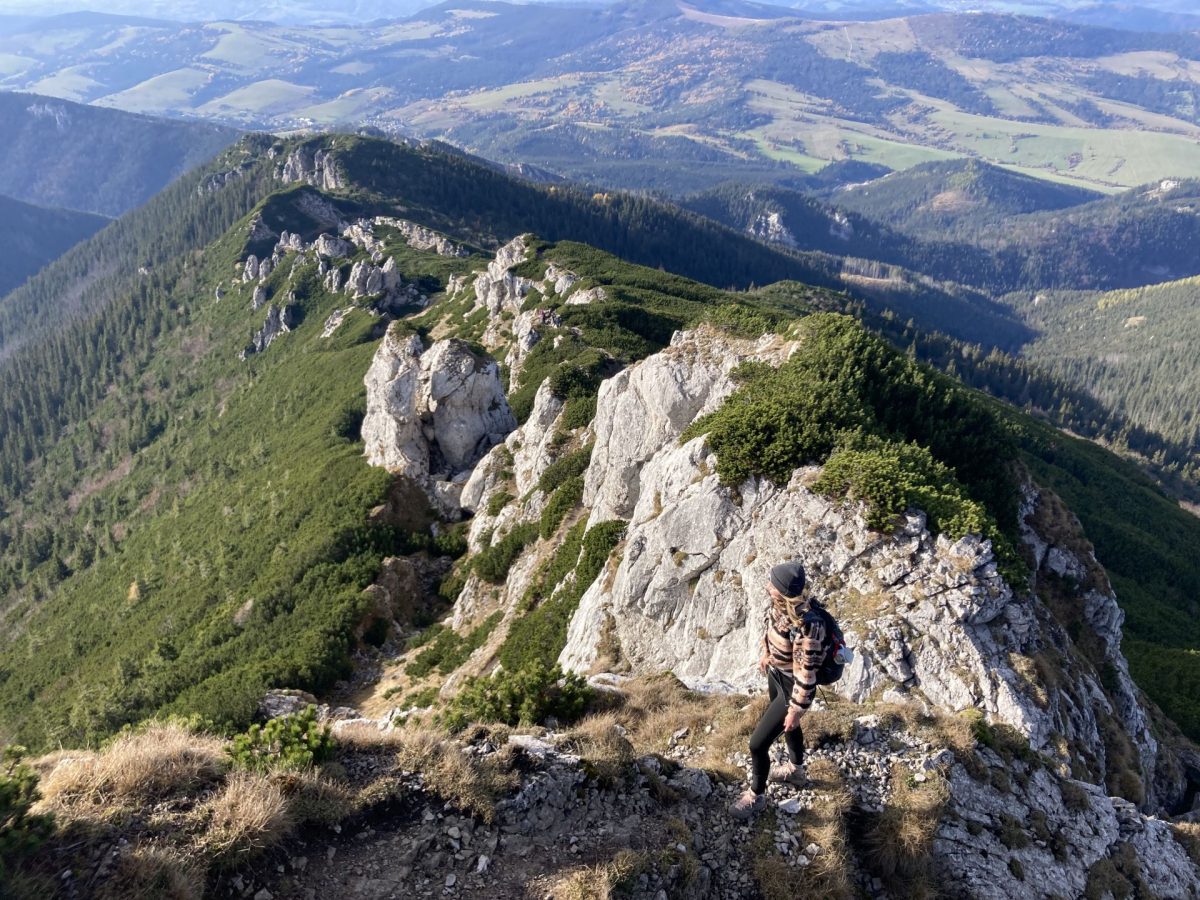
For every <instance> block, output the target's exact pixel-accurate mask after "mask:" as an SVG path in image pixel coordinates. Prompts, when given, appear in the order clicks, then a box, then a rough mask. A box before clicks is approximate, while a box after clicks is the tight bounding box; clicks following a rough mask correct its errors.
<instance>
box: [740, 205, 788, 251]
mask: <svg viewBox="0 0 1200 900" xmlns="http://www.w3.org/2000/svg"><path fill="white" fill-rule="evenodd" d="M746 231H747V233H749V234H750V235H751V236H752V237H756V238H758V239H759V240H760V241H767V242H768V243H771V244H783V245H784V246H785V247H795V246H796V237H795V235H793V234H792V232H791V231H790V230H789V229H788V227H787V225H785V224H784V222H783V216H782V215H780V214H779V213H778V212H762V213H759V214H758V215H757V216H755V218H754V221H753V222H751V223H750V225H749V227H748V228H747V229H746Z"/></svg>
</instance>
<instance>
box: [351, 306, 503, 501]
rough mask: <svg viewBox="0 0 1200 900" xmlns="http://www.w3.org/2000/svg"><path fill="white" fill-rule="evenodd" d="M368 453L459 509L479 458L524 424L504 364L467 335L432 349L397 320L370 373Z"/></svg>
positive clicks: (374, 461) (435, 498)
mask: <svg viewBox="0 0 1200 900" xmlns="http://www.w3.org/2000/svg"><path fill="white" fill-rule="evenodd" d="M364 383H365V384H366V387H367V412H366V417H365V418H364V420H363V428H362V434H363V440H364V442H365V444H366V456H367V459H368V461H369V462H370V463H371V464H372V465H377V466H384V467H386V468H388V469H390V470H392V471H394V472H399V473H402V474H405V475H408V476H409V477H411V478H413V479H414V480H416V481H417V482H418V483H420V484H422V485H423V486H425V487H426V488H427V490H428V491H429V493H430V498H431V500H433V501H434V502H435V503H436V504H437V505H438V506H439V507H440V508H442V509H443V510H445V511H447V512H449V513H453V514H457V512H458V492H459V491H460V490H461V488H462V484H463V482H465V481H466V479H467V477H468V476H469V475H470V472H471V469H472V468H473V467H474V465H475V463H476V462H478V461H479V459H480V458H481V457H482V456H483V455H484V454H485V453H486V452H487V451H488V450H489V449H490V448H491V447H492V446H493V445H495V444H497V443H499V442H500V441H501V440H503V439H504V437H505V436H506V435H507V434H508V433H509V432H511V431H512V430H513V429H514V428H515V427H516V424H517V423H516V420H515V419H514V418H513V414H512V411H511V410H510V409H509V406H508V400H507V399H506V398H505V396H504V388H503V386H502V385H501V383H500V371H499V366H498V365H497V364H496V362H495V361H494V360H492V359H486V358H480V357H478V356H476V355H475V353H474V352H472V350H471V348H470V347H469V346H468V345H467V344H466V343H464V342H463V341H459V340H442V341H437V342H436V343H434V344H433V345H432V346H430V347H429V348H428V349H426V348H425V347H424V345H423V344H422V342H421V339H420V337H419V336H417V335H415V334H405V333H404V332H403V331H402V330H401V329H400V328H399V327H398V326H397V324H396V323H393V324H392V325H391V326H389V328H388V331H387V334H386V335H385V337H384V339H383V341H382V342H381V344H380V346H379V349H378V350H377V351H376V353H375V357H374V359H373V360H372V362H371V367H370V369H369V370H368V371H367V375H366V377H365V378H364Z"/></svg>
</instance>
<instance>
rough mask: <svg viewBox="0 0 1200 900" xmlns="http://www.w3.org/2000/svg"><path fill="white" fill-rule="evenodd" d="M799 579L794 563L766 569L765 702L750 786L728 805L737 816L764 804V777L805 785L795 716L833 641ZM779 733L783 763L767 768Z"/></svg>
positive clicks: (829, 625)
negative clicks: (768, 571) (784, 747)
mask: <svg viewBox="0 0 1200 900" xmlns="http://www.w3.org/2000/svg"><path fill="white" fill-rule="evenodd" d="M804 582H805V579H804V567H803V566H802V565H801V564H800V563H799V562H787V563H781V564H779V565H777V566H774V567H773V568H772V569H771V574H770V578H769V580H768V583H767V594H768V595H769V596H770V598H771V605H770V607H769V608H768V610H767V621H766V634H764V635H763V643H762V656H761V657H760V658H759V660H758V670H759V671H760V672H762V673H764V674H765V675H766V676H767V688H768V697H769V701H770V702H769V703H768V705H767V708H766V711H765V712H763V714H762V718H761V719H759V721H758V726H757V727H756V728H755V729H754V733H753V734H752V735H751V736H750V760H751V764H752V778H751V783H750V787H749V788H747V789H746V791H745V792H744V793H743V794H742V795H741V796H740V797H738V799H737V800H736V801H734V803H733V805H732V806H731V807H730V812H731V813H732V814H733V815H734V816H736V817H737V818H739V819H748V818H750V816H752V815H754V814H755V813H756V812H758V811H759V810H761V809H762V808H763V807H764V806H765V805H766V797H765V796H764V792H765V791H766V789H767V781H768V780H770V781H775V782H780V783H786V784H792V785H795V786H798V787H801V786H803V785H804V784H806V783H807V779H806V777H805V775H804V771H803V769H801V765H802V764H803V762H804V735H803V732H801V730H800V718H801V716H803V715H804V714H805V713H806V712H808V709H809V707H810V706H812V702H813V697H814V696H815V695H816V691H817V684H818V673H819V670H821V668H822V666H823V665H824V664H825V662H826V659H827V657H828V655H829V651H830V649H831V647H832V646H833V644H834V642H835V640H836V639H837V635H836V634H835V632H836V631H837V624H836V623H835V622H833V618H832V616H830V615H829V614H828V613H827V612H825V608H824V607H823V606H822V605H821V604H820V603H818V602H817V601H816V600H814V599H813V598H812V597H811V596H810V597H804V596H803V595H804ZM840 674H841V672H840V670H839V671H838V675H840ZM781 734H782V735H783V738H784V741H785V742H786V744H787V751H788V762H786V763H784V764H782V765H775V766H771V765H770V762H771V757H770V750H771V745H772V744H774V743H775V740H776V739H777V738H778V737H779V736H780V735H781ZM768 766H769V769H768Z"/></svg>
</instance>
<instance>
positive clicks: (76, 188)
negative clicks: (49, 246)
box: [0, 92, 237, 216]
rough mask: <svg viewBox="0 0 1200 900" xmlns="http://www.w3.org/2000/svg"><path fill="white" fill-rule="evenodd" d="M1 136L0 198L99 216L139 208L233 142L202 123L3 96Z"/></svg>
mask: <svg viewBox="0 0 1200 900" xmlns="http://www.w3.org/2000/svg"><path fill="white" fill-rule="evenodd" d="M0 130H3V132H4V140H3V141H2V142H0V194H6V195H8V196H10V197H14V198H16V199H18V200H24V201H25V202H27V203H34V204H37V205H38V206H50V207H64V208H66V209H76V210H82V211H84V212H91V213H98V214H100V215H104V216H119V215H120V214H121V213H123V212H125V211H126V210H129V209H132V208H133V207H135V206H139V205H140V204H142V203H144V202H145V201H146V200H148V199H149V198H150V197H152V196H154V194H156V193H158V192H159V191H160V190H162V189H163V188H164V187H166V186H167V184H168V183H170V182H171V181H172V180H173V179H175V178H177V177H178V176H180V175H182V174H183V173H184V172H186V171H188V170H189V169H192V168H194V167H195V166H198V165H200V164H202V163H205V162H207V161H208V160H209V159H211V158H212V157H213V156H215V155H216V154H217V153H218V152H219V151H220V150H222V149H223V148H225V147H227V146H229V144H231V143H232V142H233V140H234V138H235V137H236V136H237V132H236V131H234V130H233V129H231V128H226V127H224V126H221V125H214V124H210V123H207V122H186V121H178V120H170V119H154V118H151V117H149V116H141V115H133V114H131V113H127V112H122V111H121V110H115V109H102V108H98V107H94V106H84V105H82V104H79V103H71V102H69V101H66V100H60V99H57V98H53V97H43V96H39V95H37V94H18V93H5V92H0Z"/></svg>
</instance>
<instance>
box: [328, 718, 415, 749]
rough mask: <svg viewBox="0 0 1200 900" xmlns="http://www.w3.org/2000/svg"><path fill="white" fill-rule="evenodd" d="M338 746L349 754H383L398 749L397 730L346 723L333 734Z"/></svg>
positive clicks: (361, 723)
mask: <svg viewBox="0 0 1200 900" xmlns="http://www.w3.org/2000/svg"><path fill="white" fill-rule="evenodd" d="M333 736H334V738H335V739H336V740H337V742H338V745H339V746H340V747H341V748H343V749H345V750H348V751H350V752H351V753H385V752H391V751H393V750H396V749H399V747H400V746H401V743H402V741H401V738H400V737H399V731H398V730H397V729H394V728H392V729H388V730H386V731H385V730H383V729H381V728H377V727H376V726H375V725H372V724H370V723H368V722H348V723H346V724H345V725H342V726H340V727H338V728H337V729H336V730H335V731H334V732H333Z"/></svg>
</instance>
